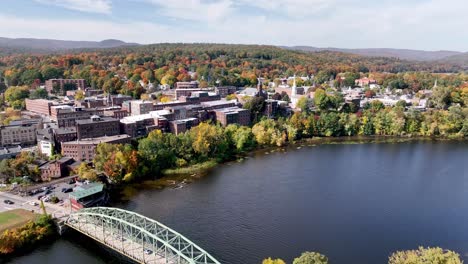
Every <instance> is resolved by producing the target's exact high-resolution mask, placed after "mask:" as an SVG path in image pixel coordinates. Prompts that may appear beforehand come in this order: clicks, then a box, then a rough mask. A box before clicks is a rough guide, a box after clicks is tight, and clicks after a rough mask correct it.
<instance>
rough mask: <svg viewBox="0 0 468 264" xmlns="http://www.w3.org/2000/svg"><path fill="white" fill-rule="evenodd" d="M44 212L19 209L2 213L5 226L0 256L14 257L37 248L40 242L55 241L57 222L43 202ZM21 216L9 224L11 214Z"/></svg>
mask: <svg viewBox="0 0 468 264" xmlns="http://www.w3.org/2000/svg"><path fill="white" fill-rule="evenodd" d="M41 208H42V210H43V213H42V214H41V215H36V214H31V213H29V212H28V211H25V210H22V209H19V210H11V211H6V212H3V213H0V220H2V224H4V226H5V227H7V228H5V229H4V230H2V232H1V234H0V256H1V257H13V256H16V255H22V254H24V253H26V252H29V251H31V250H33V249H34V248H35V246H36V245H38V244H39V243H40V242H43V241H53V238H54V237H55V236H56V231H55V224H54V222H53V220H52V217H51V216H50V215H48V214H47V213H46V211H45V208H44V204H43V203H41ZM11 215H13V216H14V217H15V218H18V217H20V218H21V220H18V221H16V222H17V223H13V224H12V225H10V224H9V222H11V221H12V220H15V219H13V218H11V217H10V216H11Z"/></svg>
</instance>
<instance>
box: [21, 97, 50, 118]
mask: <svg viewBox="0 0 468 264" xmlns="http://www.w3.org/2000/svg"><path fill="white" fill-rule="evenodd" d="M24 102H25V103H26V110H28V111H30V112H33V113H37V114H41V115H47V116H49V115H50V107H51V106H53V105H54V102H53V101H51V100H46V99H26V100H24Z"/></svg>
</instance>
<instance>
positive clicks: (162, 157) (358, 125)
mask: <svg viewBox="0 0 468 264" xmlns="http://www.w3.org/2000/svg"><path fill="white" fill-rule="evenodd" d="M356 135H363V136H374V135H378V136H425V137H439V136H441V137H466V136H468V111H467V108H462V107H460V106H451V107H450V108H449V109H448V110H431V111H428V112H418V111H409V112H405V111H404V108H403V107H393V108H391V107H387V108H384V107H383V105H381V104H372V106H371V107H370V108H369V109H367V110H364V111H362V112H357V113H343V112H336V111H321V112H310V113H308V112H302V113H300V112H298V113H295V114H294V115H293V116H292V117H291V118H279V119H278V120H274V119H267V118H262V119H261V120H260V121H259V122H258V123H256V124H255V125H253V127H252V128H250V127H245V126H238V125H229V126H227V127H222V126H220V125H218V124H210V123H201V124H200V125H199V126H196V127H194V128H192V129H191V130H189V131H187V132H185V133H181V134H178V135H174V134H171V133H162V132H161V131H160V130H155V131H152V132H151V133H150V134H149V135H148V137H147V138H144V139H140V140H139V141H138V143H136V144H134V145H110V144H100V145H99V146H98V148H97V154H96V157H95V159H94V165H95V168H94V169H93V168H91V167H89V166H87V165H86V164H82V165H81V167H80V169H79V172H78V174H79V175H80V176H81V177H83V178H88V179H93V178H95V177H97V175H98V172H104V173H105V174H106V175H107V176H108V177H109V178H111V179H112V180H113V181H115V182H122V181H124V182H127V181H133V180H136V179H138V178H142V177H146V176H148V175H152V176H158V175H160V174H161V172H162V171H163V170H165V169H169V168H184V167H188V166H191V165H195V164H199V163H203V162H207V161H213V160H214V161H217V162H222V161H227V160H232V159H234V158H235V157H236V156H238V155H242V154H243V153H245V152H247V151H250V150H253V149H255V148H256V147H268V146H284V145H285V144H288V143H292V142H294V141H296V140H300V139H306V138H312V137H339V136H356ZM95 170H96V171H95Z"/></svg>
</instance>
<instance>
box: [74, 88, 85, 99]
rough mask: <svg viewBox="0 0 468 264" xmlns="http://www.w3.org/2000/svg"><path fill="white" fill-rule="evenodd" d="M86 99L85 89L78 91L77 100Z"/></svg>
mask: <svg viewBox="0 0 468 264" xmlns="http://www.w3.org/2000/svg"><path fill="white" fill-rule="evenodd" d="M84 99H85V93H84V92H83V90H78V91H76V93H75V100H77V101H81V100H84Z"/></svg>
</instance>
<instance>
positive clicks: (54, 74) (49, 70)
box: [41, 66, 63, 80]
mask: <svg viewBox="0 0 468 264" xmlns="http://www.w3.org/2000/svg"><path fill="white" fill-rule="evenodd" d="M41 74H42V78H43V79H44V80H49V79H58V78H61V77H63V69H59V68H56V67H52V66H45V67H44V68H42V70H41Z"/></svg>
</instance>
